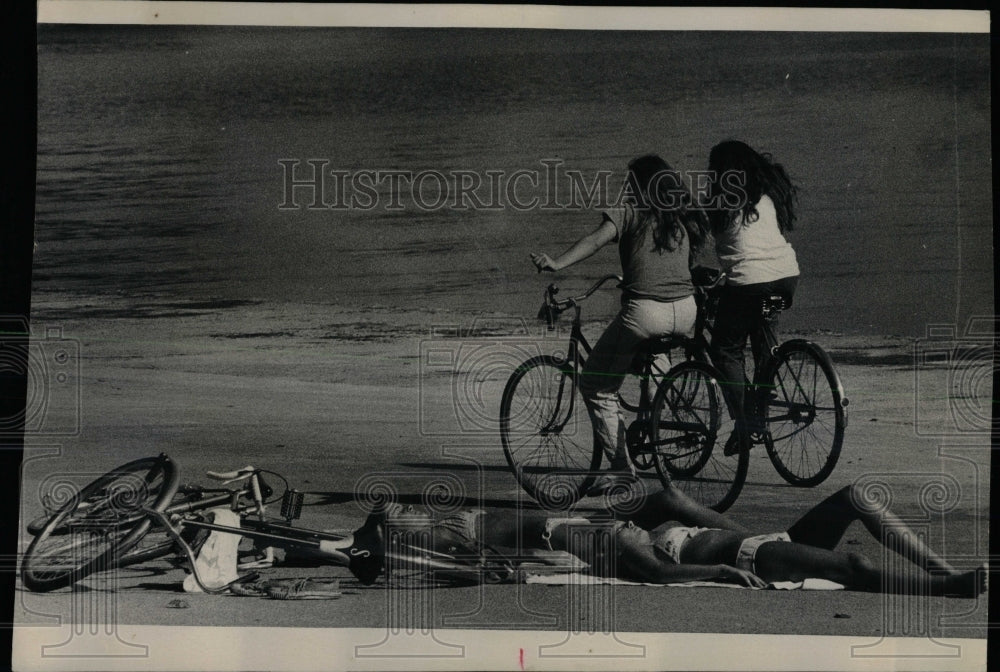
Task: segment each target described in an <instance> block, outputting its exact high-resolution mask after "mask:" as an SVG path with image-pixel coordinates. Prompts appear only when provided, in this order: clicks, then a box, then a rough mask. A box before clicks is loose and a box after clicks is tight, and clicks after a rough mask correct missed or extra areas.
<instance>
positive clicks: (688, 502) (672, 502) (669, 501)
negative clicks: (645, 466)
mask: <svg viewBox="0 0 1000 672" xmlns="http://www.w3.org/2000/svg"><path fill="white" fill-rule="evenodd" d="M615 514H616V516H615V517H617V518H627V519H630V520H632V521H633V522H634V523H635V524H636V525H638V526H639V527H643V528H645V529H647V530H651V529H653V528H655V527H657V526H658V525H660V524H662V523H665V522H667V521H668V520H676V521H678V522H680V523H682V524H684V525H697V526H699V527H714V528H719V529H720V530H733V531H736V532H741V533H745V534H749V531H748V530H747V529H746V528H744V527H742V526H741V525H738V524H737V523H735V522H733V521H732V520H730V519H729V518H727V517H726V516H724V515H722V514H721V513H718V512H717V511H713V510H712V509H710V508H708V507H707V506H703V505H702V504H699V503H698V502H696V501H694V500H693V499H691V498H690V497H688V496H687V495H686V494H684V493H683V492H681V491H680V490H678V489H677V488H664V489H663V490H661V491H659V492H654V493H653V494H650V495H645V497H644V500H643V501H642V502H641V503H638V502H636V503H632V502H625V503H623V504H622V505H621V506H620V507H619V511H616V512H615Z"/></svg>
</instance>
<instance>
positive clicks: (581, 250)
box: [531, 217, 618, 271]
mask: <svg viewBox="0 0 1000 672" xmlns="http://www.w3.org/2000/svg"><path fill="white" fill-rule="evenodd" d="M617 236H618V229H617V228H616V227H615V225H614V224H613V223H612V222H611V220H610V219H607V218H606V217H605V219H604V221H603V222H601V225H600V226H599V227H597V228H596V229H594V230H593V231H592V232H590V233H588V234H587V235H586V236H584V237H583V238H581V239H580V240H578V241H576V242H575V243H573V245H571V246H570V248H569V249H568V250H566V251H565V252H563V253H562V254H560V255H559V256H558V257H556V258H555V259H550V258H549V256H548V255H546V254H532V255H531V261H533V262H534V264H535V266H537V267H538V270H539V271H559V270H562V269H564V268H566V267H567V266H572V265H573V264H575V263H577V262H578V261H583V260H584V259H586V258H587V257H590V256H592V255H593V254H594V253H595V252H597V251H598V250H599V249H601V248H602V247H604V246H605V245H607V244H608V243H610V242H611V241H613V240H614V239H615V238H616V237H617Z"/></svg>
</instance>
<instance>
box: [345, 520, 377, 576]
mask: <svg viewBox="0 0 1000 672" xmlns="http://www.w3.org/2000/svg"><path fill="white" fill-rule="evenodd" d="M385 522H386V514H385V511H378V512H374V513H372V514H370V515H369V516H368V518H367V520H365V524H364V525H362V526H361V527H360V528H358V529H357V530H356V531H355V532H354V536H353V539H354V543H353V544H352V545H351V547H350V548H349V549H348V550H347V556H348V557H349V558H350V563H349V564H348V565H347V568H348V569H349V570H351V574H353V575H354V576H355V577H356V578H357V579H358V581H360V582H361V583H362V584H364V585H366V586H369V585H371V584H373V583H375V580H376V579H377V578H378V577H379V575H380V574H381V573H382V568H383V567H384V566H385Z"/></svg>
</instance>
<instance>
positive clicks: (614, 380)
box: [580, 296, 698, 458]
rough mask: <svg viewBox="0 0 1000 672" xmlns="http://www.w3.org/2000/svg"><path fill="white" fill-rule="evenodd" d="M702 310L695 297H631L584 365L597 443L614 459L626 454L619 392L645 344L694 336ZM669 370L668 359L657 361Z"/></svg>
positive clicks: (584, 390)
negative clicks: (621, 436) (657, 339)
mask: <svg viewBox="0 0 1000 672" xmlns="http://www.w3.org/2000/svg"><path fill="white" fill-rule="evenodd" d="M697 312H698V308H697V306H696V305H695V302H694V297H693V296H688V297H686V298H683V299H679V300H677V301H672V302H669V303H667V302H663V301H652V300H650V299H630V300H628V301H626V302H625V304H624V305H623V306H622V310H621V312H620V313H618V316H617V317H615V319H614V320H613V321H612V322H611V324H610V325H609V326H608V328H607V329H605V330H604V333H603V334H602V335H601V338H600V339H599V340H598V341H597V345H595V346H594V350H593V352H591V353H590V357H588V358H587V361H586V362H585V363H584V366H583V376H582V377H581V380H580V392H581V394H582V395H583V399H584V401H585V402H586V404H587V411H588V413H590V420H591V422H592V423H593V425H594V441H595V443H596V444H597V445H599V446H600V447H601V448H602V450H604V454H605V455H607V456H608V457H612V456H615V457H619V458H620V457H624V455H625V453H624V442H622V441H619V428H620V427H622V426H623V425H622V418H621V409H620V408H619V406H618V390H619V388H621V386H622V382H623V381H624V379H625V376H626V375H627V374H628V371H629V368H630V366H631V364H632V359H633V358H634V357H635V353H636V351H637V350H638V349H639V346H640V345H641V344H642V343H643V341H646V340H648V339H650V338H653V337H655V336H665V335H667V334H680V335H682V336H691V335H693V333H694V322H695V318H696V317H697ZM657 365H658V366H661V368H663V370H664V371H665V370H666V369H667V368H669V366H670V365H669V363H668V362H660V361H658V363H657Z"/></svg>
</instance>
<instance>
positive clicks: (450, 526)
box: [434, 509, 486, 546]
mask: <svg viewBox="0 0 1000 672" xmlns="http://www.w3.org/2000/svg"><path fill="white" fill-rule="evenodd" d="M484 515H486V512H485V511H483V510H482V509H470V510H468V511H459V512H458V513H454V514H452V515H450V516H448V517H446V518H442V519H440V520H438V521H435V522H434V528H435V529H443V530H447V531H448V532H451V533H452V534H454V535H455V536H457V537H458V538H459V539H461V540H462V541H463V542H465V543H467V544H469V545H470V546H478V545H480V543H481V542H480V536H479V518H480V517H481V516H484Z"/></svg>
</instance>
